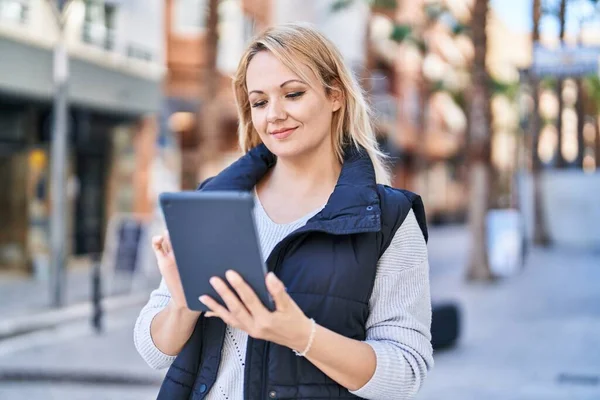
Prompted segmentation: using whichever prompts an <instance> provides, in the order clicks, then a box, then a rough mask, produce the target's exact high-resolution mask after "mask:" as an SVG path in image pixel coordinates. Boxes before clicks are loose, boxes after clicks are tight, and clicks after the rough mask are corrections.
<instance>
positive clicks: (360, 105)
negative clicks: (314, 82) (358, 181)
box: [233, 23, 390, 184]
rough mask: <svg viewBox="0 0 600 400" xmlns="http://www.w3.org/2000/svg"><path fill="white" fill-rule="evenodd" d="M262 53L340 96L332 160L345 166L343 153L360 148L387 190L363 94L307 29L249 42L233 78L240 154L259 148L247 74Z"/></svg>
mask: <svg viewBox="0 0 600 400" xmlns="http://www.w3.org/2000/svg"><path fill="white" fill-rule="evenodd" d="M261 51H269V52H271V54H273V55H274V56H275V57H276V58H277V59H278V60H279V61H280V62H281V63H283V64H284V65H285V66H286V67H287V68H289V69H290V70H291V71H293V72H294V73H296V74H297V75H298V76H300V77H301V78H302V79H304V80H305V81H306V82H309V81H310V79H308V77H307V76H305V75H306V74H304V73H303V72H302V71H301V69H300V68H299V64H303V65H305V66H306V67H308V68H309V69H310V70H311V71H312V72H313V73H314V75H315V76H316V77H317V78H318V80H319V82H320V83H321V84H322V85H323V87H324V88H325V91H326V93H327V94H330V93H331V91H332V90H339V91H341V99H342V107H341V108H340V109H339V110H338V111H336V112H335V113H334V114H333V118H332V127H331V128H332V129H331V130H332V135H333V137H332V140H333V143H334V149H335V153H336V156H337V157H338V159H339V160H340V162H343V157H344V154H343V153H344V147H345V146H346V145H348V144H352V145H354V146H356V147H357V148H360V147H362V148H364V149H365V150H366V152H367V154H368V155H369V157H370V159H371V161H372V163H373V167H374V169H375V175H376V179H377V182H378V183H382V184H389V181H390V177H389V172H388V170H387V168H386V167H385V164H384V160H385V158H386V156H385V155H384V154H383V153H382V152H381V151H380V150H379V146H378V144H377V139H376V137H375V133H374V131H373V127H372V125H371V113H370V109H369V106H368V104H367V101H366V100H365V96H364V94H363V91H362V89H361V88H360V86H359V85H358V84H357V83H356V81H355V79H354V78H353V76H352V73H351V72H350V70H349V69H348V67H347V66H346V65H345V64H344V62H343V60H342V56H341V54H340V53H339V51H338V50H337V49H336V47H335V45H334V44H333V43H332V42H330V41H329V40H328V39H327V38H326V37H325V36H323V35H322V34H321V33H319V32H318V31H317V30H316V29H314V28H312V27H311V26H310V25H307V24H302V23H291V24H284V25H279V26H275V27H272V28H269V29H267V30H266V31H264V32H263V33H262V34H260V35H259V36H257V37H256V38H254V39H253V40H252V42H251V43H250V45H249V46H248V48H247V50H246V52H245V53H244V55H243V56H242V59H241V61H240V64H239V66H238V69H237V72H236V74H235V76H234V78H233V91H234V94H235V99H236V104H237V110H238V116H239V121H240V122H239V142H240V147H241V148H242V150H243V151H244V152H248V151H249V150H250V149H252V148H253V147H255V146H257V145H259V144H260V143H261V140H260V137H259V135H258V132H256V130H255V129H254V126H253V125H252V118H251V107H250V102H249V100H248V89H247V87H246V72H247V70H248V64H250V61H251V60H252V58H253V57H254V56H255V55H256V54H257V53H259V52H261Z"/></svg>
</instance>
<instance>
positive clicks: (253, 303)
mask: <svg viewBox="0 0 600 400" xmlns="http://www.w3.org/2000/svg"><path fill="white" fill-rule="evenodd" d="M225 277H226V278H227V280H228V281H229V283H230V284H231V286H233V288H234V289H235V291H236V293H237V294H238V295H239V296H240V298H241V299H242V303H243V304H244V306H245V307H246V309H247V310H248V311H249V312H250V315H252V316H253V317H258V318H260V315H261V314H263V313H265V312H267V311H268V310H267V309H266V308H265V306H264V305H263V304H262V302H261V301H260V299H259V298H258V296H257V295H256V292H255V291H254V290H253V289H252V288H251V287H250V285H248V284H247V283H246V281H244V278H242V277H241V275H240V274H238V273H237V272H235V271H232V270H229V271H227V272H226V273H225Z"/></svg>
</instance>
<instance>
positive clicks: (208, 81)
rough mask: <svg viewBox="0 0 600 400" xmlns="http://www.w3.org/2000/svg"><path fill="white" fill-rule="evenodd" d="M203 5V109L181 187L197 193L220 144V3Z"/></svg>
mask: <svg viewBox="0 0 600 400" xmlns="http://www.w3.org/2000/svg"><path fill="white" fill-rule="evenodd" d="M207 3H208V4H206V3H204V2H200V4H201V7H202V8H201V9H200V10H198V12H200V13H201V15H206V29H205V35H204V40H203V41H202V42H201V43H203V46H204V48H203V50H204V54H203V57H202V60H203V66H202V73H201V74H200V79H201V80H202V81H201V84H200V102H199V103H200V108H199V109H198V112H197V116H198V124H197V132H196V134H197V140H196V141H195V143H197V144H196V146H197V148H196V150H195V154H193V155H192V156H191V157H190V158H189V159H188V160H186V162H185V163H184V169H183V172H182V175H183V176H182V187H183V188H184V189H194V188H195V187H197V186H198V182H199V180H201V179H202V177H201V176H200V173H201V171H202V166H203V164H204V163H206V162H207V161H209V160H210V159H211V156H216V154H217V151H216V148H217V147H218V143H219V141H218V140H219V134H220V130H219V113H218V100H217V92H218V88H219V77H220V76H219V72H218V70H217V46H218V44H219V33H218V26H219V0H208V2H207Z"/></svg>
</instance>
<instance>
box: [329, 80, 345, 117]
mask: <svg viewBox="0 0 600 400" xmlns="http://www.w3.org/2000/svg"><path fill="white" fill-rule="evenodd" d="M330 98H331V101H332V106H333V112H336V111H337V110H339V109H340V108H342V106H343V105H344V95H343V93H342V90H341V89H340V88H339V86H337V85H336V86H334V87H333V88H332V89H331V92H330Z"/></svg>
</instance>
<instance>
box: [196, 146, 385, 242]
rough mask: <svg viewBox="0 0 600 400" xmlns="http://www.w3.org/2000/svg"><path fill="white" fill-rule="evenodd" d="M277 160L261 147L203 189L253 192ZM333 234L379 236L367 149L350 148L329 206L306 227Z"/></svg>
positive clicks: (377, 199)
mask: <svg viewBox="0 0 600 400" xmlns="http://www.w3.org/2000/svg"><path fill="white" fill-rule="evenodd" d="M276 161H277V159H276V156H275V155H274V154H273V153H271V151H269V149H267V147H266V146H265V145H264V144H260V145H258V146H256V147H255V148H253V149H252V150H250V151H249V152H248V153H247V154H246V155H244V156H242V157H241V158H240V159H238V160H237V161H236V162H234V163H233V164H232V165H230V166H229V167H228V168H226V169H225V170H223V171H222V172H221V173H220V174H219V175H217V176H215V177H214V178H213V179H211V180H210V181H208V182H206V184H205V185H203V187H202V190H208V191H220V190H224V191H228V190H237V191H246V192H249V191H252V190H253V189H254V186H256V184H257V183H258V181H260V179H261V178H262V177H263V176H264V175H265V174H266V173H267V171H268V170H269V168H271V167H272V166H273V165H275V163H276ZM306 227H307V228H311V229H317V230H323V231H326V232H329V233H333V234H351V233H360V232H376V231H379V230H380V229H381V208H380V204H379V195H378V193H377V184H376V180H375V170H374V168H373V163H372V162H371V159H370V158H369V156H368V154H367V153H366V151H365V150H364V149H357V148H356V147H354V146H347V147H346V148H345V151H344V163H343V165H342V170H341V173H340V176H339V178H338V182H337V184H336V186H335V188H334V190H333V193H332V194H331V196H330V197H329V199H328V201H327V204H326V205H325V207H324V208H323V210H321V212H319V213H318V214H316V215H315V216H314V217H312V218H311V219H310V220H309V221H308V222H307V225H306Z"/></svg>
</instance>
